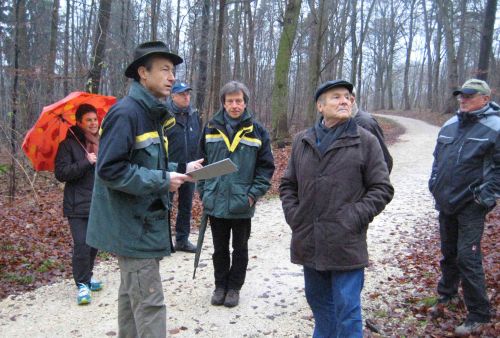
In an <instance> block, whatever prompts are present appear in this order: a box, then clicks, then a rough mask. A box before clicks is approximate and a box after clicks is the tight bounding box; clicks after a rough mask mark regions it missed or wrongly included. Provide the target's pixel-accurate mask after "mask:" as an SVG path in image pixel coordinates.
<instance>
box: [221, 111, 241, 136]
mask: <svg viewBox="0 0 500 338" xmlns="http://www.w3.org/2000/svg"><path fill="white" fill-rule="evenodd" d="M242 117H243V114H241V115H240V117H238V118H236V119H233V118H232V117H231V116H229V114H228V113H227V112H226V111H225V110H224V125H225V127H226V131H227V136H228V137H229V139H230V140H231V141H232V140H233V137H234V134H236V132H237V131H238V125H239V124H240V122H241V118H242Z"/></svg>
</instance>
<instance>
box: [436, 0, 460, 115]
mask: <svg viewBox="0 0 500 338" xmlns="http://www.w3.org/2000/svg"><path fill="white" fill-rule="evenodd" d="M438 7H439V11H438V12H439V16H438V18H439V19H440V20H441V21H442V22H443V29H444V42H445V45H446V68H447V71H448V92H447V93H445V95H446V97H447V99H446V105H445V108H444V112H445V113H448V114H451V113H453V112H454V111H455V107H456V100H455V97H454V96H453V90H455V89H456V88H457V87H458V69H457V56H456V53H455V41H454V39H453V37H454V35H455V32H454V31H453V26H452V20H451V18H452V17H453V7H452V3H451V2H450V0H443V1H438Z"/></svg>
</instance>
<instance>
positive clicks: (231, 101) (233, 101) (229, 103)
mask: <svg viewBox="0 0 500 338" xmlns="http://www.w3.org/2000/svg"><path fill="white" fill-rule="evenodd" d="M243 102H245V100H243V99H234V100H231V99H228V100H225V101H224V103H225V104H227V105H232V104H233V103H236V104H237V105H240V104H243Z"/></svg>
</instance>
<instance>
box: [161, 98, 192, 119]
mask: <svg viewBox="0 0 500 338" xmlns="http://www.w3.org/2000/svg"><path fill="white" fill-rule="evenodd" d="M166 105H167V109H168V111H169V112H171V113H174V114H181V113H188V114H189V115H192V114H193V113H194V111H195V110H194V109H193V107H192V106H191V105H189V107H186V108H179V107H177V105H176V104H175V103H174V101H173V100H172V97H169V98H168V99H167V102H166Z"/></svg>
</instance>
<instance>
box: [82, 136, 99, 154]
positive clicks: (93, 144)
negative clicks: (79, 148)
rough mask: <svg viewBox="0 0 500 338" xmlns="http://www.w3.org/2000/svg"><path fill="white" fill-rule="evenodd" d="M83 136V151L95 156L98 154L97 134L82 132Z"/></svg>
mask: <svg viewBox="0 0 500 338" xmlns="http://www.w3.org/2000/svg"><path fill="white" fill-rule="evenodd" d="M83 135H84V136H85V149H87V152H88V153H89V154H90V153H94V154H96V155H97V153H98V152H99V133H96V134H92V133H89V132H88V131H86V130H84V131H83Z"/></svg>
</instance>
